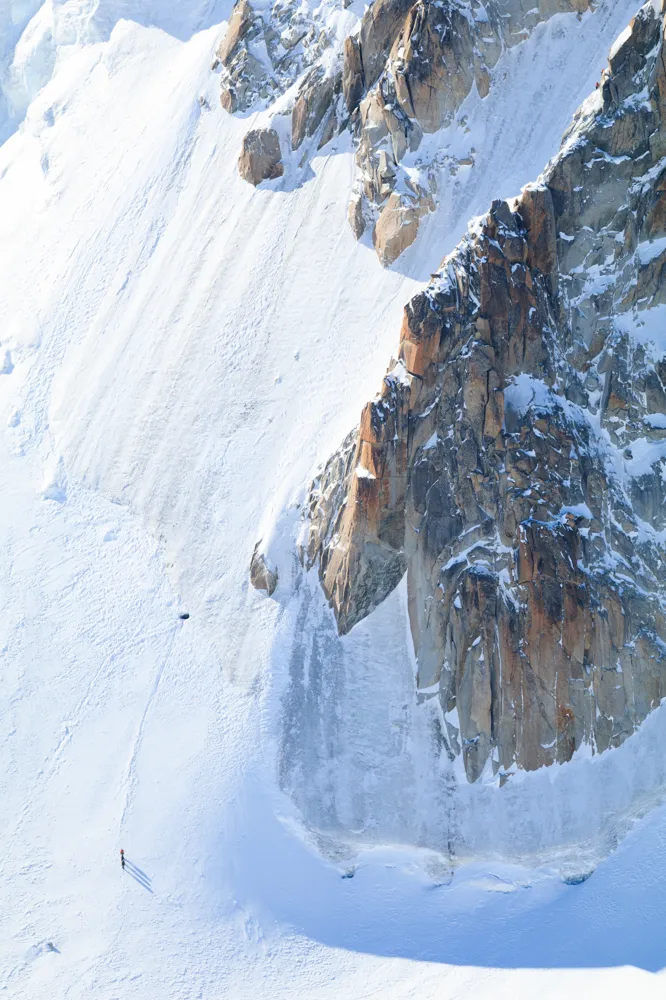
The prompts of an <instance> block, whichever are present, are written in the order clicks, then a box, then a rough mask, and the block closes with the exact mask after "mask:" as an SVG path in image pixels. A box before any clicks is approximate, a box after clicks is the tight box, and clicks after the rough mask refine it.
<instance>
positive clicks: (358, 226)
mask: <svg viewBox="0 0 666 1000" xmlns="http://www.w3.org/2000/svg"><path fill="white" fill-rule="evenodd" d="M347 218H348V220H349V225H350V226H351V229H352V232H353V234H354V236H355V237H356V239H357V240H360V238H361V236H362V235H363V233H364V232H365V219H364V218H363V197H362V195H361V193H360V192H357V193H356V194H355V195H353V196H352V198H351V201H350V202H349V209H348V212H347Z"/></svg>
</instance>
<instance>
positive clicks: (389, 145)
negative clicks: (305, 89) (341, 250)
mask: <svg viewBox="0 0 666 1000" xmlns="http://www.w3.org/2000/svg"><path fill="white" fill-rule="evenodd" d="M588 6H589V3H588V0H552V2H544V3H541V4H539V6H538V7H529V5H528V4H523V3H521V2H520V0H510V2H508V3H505V2H499V0H488V3H487V4H486V6H485V8H484V14H483V16H482V17H481V16H480V17H479V18H478V19H477V18H476V17H475V16H473V15H472V12H471V8H469V7H467V6H462V5H460V4H458V3H456V2H455V0H444V2H442V3H431V2H428V0H417V2H416V3H412V4H410V6H409V9H408V10H406V11H404V14H403V7H402V6H401V5H399V4H387V5H386V6H385V7H381V8H379V7H378V6H377V3H375V4H373V5H372V7H370V8H369V9H368V11H367V12H366V14H365V16H364V19H363V24H362V28H361V32H360V35H359V40H358V41H355V42H354V43H353V44H351V43H350V44H349V45H348V46H346V48H345V67H344V70H343V89H344V92H345V98H346V100H347V106H348V107H349V109H350V110H353V109H354V108H355V107H356V105H357V104H358V105H359V106H360V116H359V118H358V119H357V128H356V138H357V154H356V160H357V165H358V170H359V174H360V177H361V181H362V189H363V194H364V200H365V204H364V206H363V209H364V216H365V217H366V218H368V217H372V218H374V219H375V221H376V225H377V227H378V228H379V229H380V230H381V231H384V230H386V229H387V228H388V229H391V230H392V229H393V225H394V223H395V219H396V209H395V201H394V200H392V203H391V206H390V208H389V209H388V217H387V218H385V219H384V220H383V222H381V223H380V222H379V220H380V219H381V218H382V215H383V213H384V212H385V211H386V208H385V207H384V206H385V203H386V200H387V199H388V198H389V197H392V194H393V192H394V191H395V189H396V188H397V187H399V186H402V185H399V183H398V182H399V180H400V179H402V180H403V181H405V180H406V178H405V175H403V173H402V171H401V167H400V163H401V161H402V159H403V158H404V156H405V154H406V152H407V151H408V150H409V151H412V152H413V151H414V150H415V149H417V148H418V146H419V143H420V140H421V137H422V135H423V133H424V132H426V133H427V132H436V131H437V130H438V129H440V128H442V127H444V126H446V125H448V124H450V122H451V121H452V119H453V117H454V115H455V113H456V111H457V110H458V109H459V108H460V105H461V104H462V102H463V101H464V100H465V98H466V97H467V96H468V94H469V93H470V91H471V89H472V87H473V86H474V85H475V84H476V86H477V89H478V91H479V94H480V95H481V97H485V96H486V95H487V94H488V92H489V90H490V86H491V82H492V76H491V70H492V68H493V67H494V66H495V64H496V63H497V60H498V59H499V57H500V55H501V54H502V52H503V51H504V50H505V49H506V48H508V47H511V46H512V45H515V44H517V43H518V42H520V41H522V40H524V39H525V38H527V37H528V35H529V33H530V32H531V31H532V29H533V28H534V27H535V25H536V24H537V23H538V22H539V21H542V20H544V19H545V18H547V17H551V16H552V15H553V14H556V13H561V12H563V11H569V12H573V11H578V12H581V11H583V10H586V9H587V7H588ZM528 8H529V9H528ZM373 12H375V13H374V14H373ZM375 25H381V26H382V30H381V31H379V30H377V28H376V27H375ZM368 47H369V48H368ZM369 52H371V61H370V55H369ZM380 52H381V53H383V58H384V60H385V65H384V66H383V67H382V69H381V70H379V66H380V62H381V58H380ZM369 66H372V68H373V72H370V71H369V69H368V67H369ZM363 86H364V87H365V88H366V90H367V96H366V97H365V98H364V99H361V97H360V94H361V88H362V87H363ZM382 160H383V162H382ZM424 165H425V166H426V167H427V164H424ZM415 200H416V201H418V202H419V205H418V207H417V206H415V204H414V202H415ZM401 203H402V210H401V211H402V215H403V216H404V218H405V220H406V223H407V227H408V228H407V232H406V233H405V236H404V237H403V239H402V240H401V243H402V247H401V251H400V252H402V250H403V249H405V248H406V247H407V246H409V245H410V244H411V243H412V242H413V241H414V239H415V238H416V234H417V232H418V223H419V219H420V218H421V217H422V216H423V215H424V214H426V212H427V210H429V209H430V208H432V207H433V206H434V200H433V189H432V188H430V189H425V188H424V189H420V190H419V191H413V192H412V196H411V197H405V196H404V195H402V196H401ZM383 243H384V240H383V239H382V238H381V237H380V238H379V239H375V246H376V247H377V248H378V254H379V257H380V260H382V262H383V263H386V262H392V260H394V259H395V258H394V257H393V256H392V255H391V254H389V255H386V254H384V253H383V252H382V250H381V248H382V246H383Z"/></svg>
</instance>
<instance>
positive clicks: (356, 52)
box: [342, 37, 365, 114]
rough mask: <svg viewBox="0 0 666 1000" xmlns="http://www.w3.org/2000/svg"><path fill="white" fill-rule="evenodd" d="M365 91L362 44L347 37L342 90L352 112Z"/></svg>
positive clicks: (355, 39)
mask: <svg viewBox="0 0 666 1000" xmlns="http://www.w3.org/2000/svg"><path fill="white" fill-rule="evenodd" d="M364 91H365V76H364V73H363V60H362V59H361V46H360V45H359V43H358V39H357V38H354V37H348V38H345V47H344V63H343V70H342V92H343V94H344V99H345V105H346V106H347V110H348V111H349V113H350V114H351V113H352V112H353V111H355V110H356V108H357V107H358V105H359V101H360V100H361V98H362V97H363V93H364Z"/></svg>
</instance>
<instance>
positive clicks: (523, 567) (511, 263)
mask: <svg viewBox="0 0 666 1000" xmlns="http://www.w3.org/2000/svg"><path fill="white" fill-rule="evenodd" d="M374 9H375V8H371V10H374ZM438 16H439V15H438ZM422 37H423V36H422ZM396 58H397V57H396ZM402 58H403V59H404V58H406V57H405V56H404V55H403V57H402ZM414 99H416V98H414ZM665 102H666V60H665V57H664V10H663V5H661V6H660V5H659V4H658V3H657V2H655V0H653V2H650V3H648V4H647V5H646V6H645V7H644V8H642V10H641V11H640V12H639V14H638V15H637V17H636V18H635V19H634V21H633V22H632V23H631V26H630V27H629V29H628V30H627V31H626V32H625V33H624V35H623V36H622V37H621V39H620V40H619V41H618V43H616V45H615V47H614V49H613V51H612V52H611V56H610V61H609V65H608V68H607V70H606V71H605V72H604V76H603V79H602V82H601V86H600V87H599V89H598V90H597V91H596V93H595V94H593V95H592V96H591V97H590V98H589V99H588V100H587V101H586V102H585V104H584V105H583V106H582V107H581V109H580V110H579V112H578V113H577V115H576V117H575V120H574V122H573V123H572V125H571V127H570V129H569V131H568V132H567V134H566V135H565V137H564V140H563V145H562V148H561V151H560V153H559V154H558V155H557V156H556V157H555V159H554V160H553V161H552V162H551V163H550V164H549V165H548V167H547V168H546V170H545V172H544V174H543V175H542V177H541V178H540V180H539V181H538V182H537V183H535V184H534V185H530V186H528V187H527V188H526V189H524V190H523V192H522V194H521V195H520V196H519V197H518V198H517V199H515V200H514V201H509V202H507V201H496V202H494V203H493V205H492V206H491V209H490V211H489V213H488V214H487V216H486V217H485V218H483V219H481V220H479V221H478V222H477V223H475V224H474V226H473V227H472V228H471V229H470V231H469V233H468V235H467V237H466V238H465V239H464V240H463V241H462V243H461V244H460V245H459V246H458V247H457V249H456V250H455V251H454V252H453V253H452V254H451V255H450V256H449V257H448V258H446V259H445V260H444V261H443V263H442V265H441V268H440V271H439V273H438V274H437V276H435V277H434V279H433V280H432V281H431V283H430V285H429V286H428V287H427V288H426V289H425V290H424V291H423V292H422V293H421V294H419V295H417V296H416V298H414V299H413V300H412V301H411V302H410V303H409V304H408V306H407V307H406V309H405V315H404V321H403V326H402V331H401V336H400V350H399V356H398V359H397V360H396V361H393V362H392V363H391V366H390V368H389V372H388V374H387V375H386V377H385V378H384V381H383V385H382V388H381V392H380V394H379V396H378V397H377V398H376V399H375V400H374V401H373V402H371V403H369V404H368V405H367V406H366V407H365V409H364V410H363V413H362V416H361V423H360V427H359V429H358V431H356V432H354V433H353V434H352V435H350V436H349V437H348V438H347V440H346V441H345V442H344V444H343V446H342V448H341V449H340V451H339V453H337V454H336V455H334V456H333V457H332V458H331V460H330V461H329V462H328V464H327V465H326V467H325V469H324V470H323V472H322V474H321V476H320V477H319V478H318V479H317V481H316V482H315V483H314V485H313V487H312V490H311V495H310V501H309V537H308V543H307V551H306V552H304V553H303V557H304V559H305V561H306V562H308V563H309V564H310V565H317V566H318V567H319V573H320V577H321V582H322V586H323V588H324V591H325V593H326V595H327V597H328V599H329V601H330V604H331V607H332V608H333V610H334V612H335V616H336V618H337V622H338V627H339V630H340V632H342V633H344V632H347V631H348V630H350V629H351V628H353V626H354V625H355V624H356V623H357V622H358V621H360V620H361V619H362V618H364V617H365V616H366V615H368V614H369V613H370V612H371V611H372V610H373V609H374V608H376V607H377V606H378V605H379V604H380V603H381V602H382V601H383V600H384V598H385V597H386V596H387V595H388V594H389V593H390V592H391V591H392V589H393V588H394V587H395V586H396V584H397V583H398V582H399V581H400V580H401V579H402V577H403V575H404V573H405V572H406V573H407V583H408V593H409V616H410V624H411V632H412V637H413V643H414V649H415V652H416V658H417V662H418V677H417V684H418V688H419V689H420V690H421V691H422V692H424V693H425V696H426V697H436V698H438V699H439V702H440V704H441V712H442V716H443V726H444V728H445V734H446V739H447V741H448V748H449V752H450V754H452V755H454V754H462V756H463V759H464V764H465V769H466V773H467V777H468V779H469V780H470V781H474V780H475V779H476V778H478V777H479V776H480V775H481V773H482V772H484V769H488V773H493V774H499V775H500V778H501V779H503V778H505V777H506V776H507V775H509V774H510V773H511V772H512V770H514V769H515V768H516V767H519V768H525V769H535V768H538V767H540V766H542V765H544V764H550V763H553V762H555V761H560V762H563V761H567V760H569V759H570V758H571V756H572V754H573V753H574V751H575V750H577V749H578V748H580V747H582V746H587V747H589V749H590V750H591V751H592V752H601V751H603V750H605V749H606V748H608V747H611V746H616V745H618V744H619V743H621V742H622V741H623V740H624V739H625V738H626V737H627V736H628V735H630V734H631V733H632V732H633V731H634V730H635V729H636V728H637V727H638V726H639V725H640V723H641V722H642V721H643V720H644V719H645V717H646V716H647V714H648V713H649V712H650V711H651V709H653V708H654V707H656V706H657V705H658V704H659V701H660V699H661V698H662V697H664V696H665V695H666V618H665V617H664V602H665V600H666V588H665V585H664V558H665V556H666V551H665V548H664V545H665V539H666V534H665V533H664V530H665V528H666V506H665V505H664V492H665V486H664V483H665V482H666V353H665V352H666V281H665V280H664V268H665V267H666V157H665V154H666V120H665V118H664V110H665ZM426 105H427V106H428V107H429V108H432V107H433V105H432V103H428V101H427V100H426ZM437 109H438V110H436V111H432V114H433V115H440V110H439V109H440V105H439V104H438V105H437ZM430 113H431V112H430V111H428V114H430ZM433 121H434V119H433Z"/></svg>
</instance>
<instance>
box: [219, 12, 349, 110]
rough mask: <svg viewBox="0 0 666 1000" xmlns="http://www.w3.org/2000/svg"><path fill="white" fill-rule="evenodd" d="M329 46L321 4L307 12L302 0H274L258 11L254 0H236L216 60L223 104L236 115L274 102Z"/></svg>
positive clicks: (329, 39)
mask: <svg viewBox="0 0 666 1000" xmlns="http://www.w3.org/2000/svg"><path fill="white" fill-rule="evenodd" d="M330 45H331V38H330V37H329V35H328V33H327V31H326V30H324V29H323V26H322V25H321V24H320V23H319V18H318V12H317V10H316V9H315V10H314V12H313V13H312V14H311V16H308V11H307V7H306V6H304V5H303V4H301V3H299V2H297V0H275V2H274V3H273V4H272V6H268V7H264V6H263V5H262V6H261V7H260V8H257V9H256V10H255V8H253V7H252V5H251V4H250V2H249V0H236V3H235V5H234V9H233V11H232V14H231V17H230V19H229V24H228V27H227V31H226V33H225V35H224V37H223V38H222V40H221V42H220V44H219V46H218V50H217V58H216V62H215V67H216V68H220V69H221V89H220V99H221V102H222V106H223V107H224V108H225V110H227V111H229V112H230V113H231V114H236V113H237V112H245V111H248V110H249V109H250V108H252V107H254V106H256V105H258V104H264V105H266V104H267V103H270V101H272V100H274V99H275V98H277V97H278V96H280V95H281V94H283V93H284V92H285V91H286V90H288V89H289V87H291V85H292V84H293V83H294V82H295V81H296V80H298V78H299V77H300V76H302V75H303V73H305V72H306V71H307V70H308V69H309V68H310V67H312V66H314V65H315V64H316V63H317V61H318V60H319V59H320V58H321V56H322V53H323V52H325V51H326V50H327V49H328V48H329V47H330ZM337 77H338V78H340V77H341V69H340V71H339V72H338V73H337Z"/></svg>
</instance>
